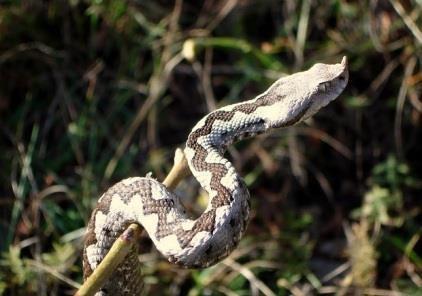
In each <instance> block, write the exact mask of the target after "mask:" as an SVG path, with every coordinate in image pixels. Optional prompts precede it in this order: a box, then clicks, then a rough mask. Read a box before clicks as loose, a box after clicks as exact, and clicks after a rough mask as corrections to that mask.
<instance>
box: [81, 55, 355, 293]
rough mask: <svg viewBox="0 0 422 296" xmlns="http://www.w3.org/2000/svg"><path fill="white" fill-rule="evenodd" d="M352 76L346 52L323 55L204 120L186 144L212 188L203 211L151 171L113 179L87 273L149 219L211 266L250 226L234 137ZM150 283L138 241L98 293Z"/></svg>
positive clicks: (309, 107) (280, 119)
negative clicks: (332, 59)
mask: <svg viewBox="0 0 422 296" xmlns="http://www.w3.org/2000/svg"><path fill="white" fill-rule="evenodd" d="M348 79H349V74H348V63H347V58H346V57H343V59H342V60H341V62H340V63H336V64H325V63H317V64H314V65H313V66H312V67H310V68H309V69H308V70H305V71H302V72H297V73H294V74H291V75H288V76H284V77H281V78H279V79H278V80H276V81H275V82H274V83H273V84H272V85H271V86H270V87H269V88H268V89H267V90H266V91H265V92H263V93H262V94H260V95H258V96H257V97H255V98H254V99H251V100H247V101H244V102H240V103H235V104H232V105H228V106H224V107H222V108H220V109H217V110H215V111H212V112H210V113H209V114H207V115H205V116H204V117H203V118H202V119H201V120H199V122H198V123H197V124H196V125H195V126H194V127H193V129H192V131H191V132H190V134H189V135H188V138H187V141H186V144H185V148H184V150H183V152H184V155H185V157H186V159H187V162H188V165H189V169H190V171H191V172H192V175H193V176H194V178H195V179H196V180H197V181H198V182H199V184H200V185H201V187H202V188H203V189H204V190H205V191H206V192H207V193H208V204H207V206H206V209H205V210H204V211H203V213H202V214H201V215H200V216H199V217H197V218H191V217H190V215H189V214H188V213H187V210H186V208H185V207H184V205H183V204H182V202H181V199H180V198H179V196H178V195H176V194H175V193H173V192H171V191H170V190H168V189H167V188H166V187H165V186H164V185H163V184H162V183H160V182H159V181H157V180H156V179H154V178H152V177H151V176H147V177H131V178H127V179H124V180H122V181H120V182H118V183H116V184H115V185H113V186H111V187H110V188H109V189H108V190H107V191H106V192H105V193H104V194H103V195H102V196H101V197H100V198H99V200H98V202H97V205H96V207H95V208H94V210H93V212H92V215H91V218H90V220H89V222H88V225H87V230H86V234H85V240H84V249H83V272H84V279H85V280H86V279H87V278H88V277H89V276H90V275H91V274H92V273H93V271H94V270H95V269H96V268H97V266H98V265H99V263H100V262H101V261H102V260H103V258H104V257H105V255H106V254H107V253H108V251H109V250H110V248H111V246H112V245H113V243H114V241H115V240H116V239H117V238H118V237H119V236H120V235H121V234H122V232H123V231H124V230H125V229H126V227H128V225H130V224H131V223H138V224H139V225H141V226H142V228H143V229H144V230H145V231H146V233H147V234H148V236H149V238H150V239H151V240H152V242H153V244H154V245H155V247H156V248H157V250H158V251H159V252H160V253H161V254H162V255H163V256H164V257H165V258H167V260H168V261H170V262H172V263H175V264H177V265H179V266H182V267H186V268H205V267H208V266H211V265H214V264H216V263H217V262H219V261H221V260H222V259H224V258H225V257H227V256H228V255H229V254H230V253H231V252H232V251H233V250H234V248H236V246H237V245H238V243H239V240H240V239H241V237H242V235H243V234H244V232H245V230H246V228H247V225H248V220H249V213H250V195H249V192H248V189H247V187H246V185H245V182H244V181H243V179H242V177H241V176H240V175H239V174H238V172H237V171H236V169H235V167H234V165H233V164H232V163H231V162H230V161H229V160H228V159H227V158H226V157H225V156H224V153H225V151H226V149H227V147H228V145H230V144H231V143H233V142H236V141H238V140H241V139H244V138H249V137H253V136H255V135H258V134H262V133H266V132H269V131H271V130H274V129H277V128H281V127H288V126H291V125H294V124H296V123H298V122H301V121H303V120H305V119H307V118H309V117H311V116H312V115H314V114H315V113H316V112H317V111H318V110H319V109H321V108H322V107H324V106H326V105H327V104H328V103H330V102H331V101H333V100H334V99H336V98H337V97H338V96H339V95H340V94H341V93H342V92H343V90H344V89H345V87H346V85H347V83H348ZM142 291H143V283H142V267H141V263H140V262H139V259H138V251H137V248H135V247H134V248H133V250H131V251H130V252H129V254H128V255H127V256H126V257H125V259H124V261H123V262H122V263H121V264H120V265H119V266H118V267H117V268H116V269H115V270H114V271H113V274H112V275H111V277H110V279H109V280H108V281H107V282H106V283H105V284H104V285H103V287H102V288H101V289H100V290H99V291H98V292H97V294H96V295H97V296H98V295H102V296H104V295H140V294H142Z"/></svg>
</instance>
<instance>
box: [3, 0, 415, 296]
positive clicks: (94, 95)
mask: <svg viewBox="0 0 422 296" xmlns="http://www.w3.org/2000/svg"><path fill="white" fill-rule="evenodd" d="M421 7H422V5H421V1H420V0H371V1H363V0H361V1H353V0H330V1H320V0H318V1H306V0H304V1H293V0H285V1H269V0H264V1H256V0H255V1H254V0H228V1H223V0H220V1H211V0H205V1H188V0H186V1H183V0H178V1H175V2H174V1H135V0H132V1H121V0H68V1H65V0H57V1H53V0H52V1H36V0H26V1H25V0H21V1H19V0H15V1H4V0H3V1H0V139H1V141H0V145H1V147H0V148H1V154H0V165H1V170H0V231H1V239H0V253H1V256H0V294H4V295H31V294H32V295H34V294H37V295H66V294H72V293H74V292H75V289H76V288H77V286H78V284H79V283H81V278H82V275H81V248H82V237H83V233H84V226H85V225H86V222H87V220H88V217H89V215H90V211H91V209H92V207H93V206H94V204H95V202H96V199H97V197H98V196H99V195H100V194H101V193H102V192H103V191H104V190H106V189H107V188H108V187H109V186H110V185H112V184H113V183H114V182H117V181H119V180H121V179H123V178H126V177H129V176H135V175H145V174H146V173H147V172H150V171H151V172H153V174H154V176H155V177H157V178H158V179H160V180H162V179H163V178H164V176H165V175H166V173H167V172H168V170H169V168H170V166H171V165H172V157H173V153H174V150H175V148H176V147H179V146H183V143H184V141H185V139H186V137H187V134H188V133H189V130H190V129H191V128H192V127H193V125H194V124H195V123H196V121H197V120H199V119H200V118H201V117H202V116H203V115H204V114H206V113H207V112H209V111H210V110H213V109H214V108H216V107H218V106H223V105H227V104H231V103H235V102H239V101H240V100H245V99H249V98H252V97H254V96H255V95H257V94H258V93H260V92H261V91H263V90H264V89H265V88H266V87H267V86H268V85H269V84H270V83H271V82H272V81H274V80H275V79H276V78H278V77H280V76H281V75H284V74H285V73H292V72H295V71H298V70H301V69H305V68H307V67H309V66H311V65H312V64H314V63H315V62H339V61H340V59H341V57H342V56H343V55H347V56H348V58H349V62H350V81H349V85H348V87H347V89H346V90H345V92H344V93H343V94H342V95H341V96H340V98H339V99H337V100H336V101H335V102H333V103H331V104H330V105H329V106H328V107H326V108H325V109H324V110H322V111H321V112H319V114H317V115H316V116H315V117H314V118H313V119H311V120H309V121H308V122H306V123H305V124H300V125H298V126H295V127H292V128H288V129H285V130H280V131H277V132H275V133H273V134H271V135H265V136H260V137H259V138H255V139H251V140H248V141H245V142H241V143H238V144H236V145H235V146H234V147H232V148H230V150H229V153H228V156H229V157H230V158H231V159H232V160H233V162H234V164H235V165H236V167H237V168H238V170H239V171H240V172H241V173H242V175H243V176H245V180H246V182H247V184H248V187H249V188H250V191H251V195H252V196H253V200H252V220H251V223H250V225H249V228H248V232H247V235H246V236H245V237H244V238H243V240H242V241H241V244H240V246H239V247H238V248H237V249H236V250H235V252H234V253H233V254H232V255H231V256H230V257H229V258H228V259H227V260H225V261H223V262H222V263H220V264H218V265H216V266H214V267H212V268H208V269H204V270H181V269H180V268H177V267H174V266H172V265H171V264H169V263H167V262H165V260H163V259H162V257H161V256H160V255H159V254H158V253H157V251H156V250H155V249H154V248H153V247H152V246H151V243H150V242H149V241H148V239H146V238H145V240H144V241H143V242H142V243H143V248H144V250H145V253H143V254H141V256H140V260H141V261H142V262H143V264H144V266H145V269H144V273H145V286H146V292H147V294H152V295H153V294H156V295H157V293H159V294H164V295H191V296H193V295H260V294H263V295H316V294H327V295H333V294H337V295H364V294H365V295H421V294H422V288H421V285H422V279H421V269H422V257H421V256H422V255H421V253H420V252H419V253H418V248H417V247H418V246H419V248H420V244H421V242H420V236H421V223H420V214H421V213H420V212H421V207H420V205H421V193H422V190H421V189H422V181H421V176H422V161H421V157H420V153H421V148H420V147H422V128H421V125H422V117H421V112H422V101H421V96H420V94H421V89H422V83H421V81H422V72H421V58H422V57H421V44H422V33H421V23H422V22H421V18H422V17H421V13H422V9H421ZM418 147H419V148H418ZM197 189H198V185H197V184H196V182H194V181H193V180H192V179H188V180H186V181H185V182H184V183H183V184H181V186H179V188H178V192H179V193H180V194H181V195H186V196H188V198H187V199H186V200H185V204H187V205H189V207H190V208H191V210H192V212H194V213H200V212H201V205H203V204H204V197H203V195H202V193H201V192H200V191H198V190H197ZM198 192H199V193H198ZM198 194H199V195H198ZM195 204H198V206H195ZM419 250H420V249H419Z"/></svg>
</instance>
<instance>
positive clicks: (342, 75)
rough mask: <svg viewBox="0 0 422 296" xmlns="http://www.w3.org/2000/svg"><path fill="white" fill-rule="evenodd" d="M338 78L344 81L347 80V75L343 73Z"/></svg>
mask: <svg viewBox="0 0 422 296" xmlns="http://www.w3.org/2000/svg"><path fill="white" fill-rule="evenodd" d="M338 79H339V80H341V81H344V80H346V77H344V74H341V75H340V76H339V78H338Z"/></svg>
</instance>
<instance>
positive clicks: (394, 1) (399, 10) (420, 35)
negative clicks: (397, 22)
mask: <svg viewBox="0 0 422 296" xmlns="http://www.w3.org/2000/svg"><path fill="white" fill-rule="evenodd" d="M390 2H391V4H392V5H393V7H394V9H395V10H396V12H397V13H398V14H399V15H400V17H401V18H402V19H403V22H404V23H405V24H406V26H407V27H408V28H409V30H410V32H412V34H413V36H415V38H416V40H417V41H418V43H419V44H421V43H422V32H421V30H419V27H418V25H417V24H415V22H414V21H413V19H412V18H411V17H409V16H408V15H407V14H406V11H405V10H404V7H403V6H402V5H401V3H400V2H399V1H397V0H390Z"/></svg>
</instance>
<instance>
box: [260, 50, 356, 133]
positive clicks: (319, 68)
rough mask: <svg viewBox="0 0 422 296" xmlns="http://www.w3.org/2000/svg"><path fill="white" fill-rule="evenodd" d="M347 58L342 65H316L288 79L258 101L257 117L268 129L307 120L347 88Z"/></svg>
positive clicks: (277, 83) (274, 86) (261, 96)
mask: <svg viewBox="0 0 422 296" xmlns="http://www.w3.org/2000/svg"><path fill="white" fill-rule="evenodd" d="M348 79H349V73H348V69H347V58H346V57H343V59H342V61H341V63H339V64H322V63H318V64H315V65H313V66H312V67H311V68H310V69H308V70H306V71H303V72H298V73H295V74H292V75H289V76H285V77H282V78H280V79H279V80H277V81H276V82H274V84H273V85H271V86H270V88H269V89H268V90H267V91H266V92H264V93H263V94H261V95H260V96H258V97H257V98H256V102H257V103H258V104H260V105H261V107H260V108H258V110H257V113H260V116H261V117H262V118H264V120H265V125H266V127H267V128H277V127H283V126H289V125H292V124H295V123H297V122H300V121H302V120H304V119H307V118H309V117H311V116H312V115H314V114H315V113H316V112H317V111H318V110H319V109H321V108H322V107H324V106H326V105H327V104H328V103H329V102H331V101H333V100H334V99H336V98H337V97H338V96H339V95H340V94H341V92H342V91H343V90H344V88H345V87H346V85H347V82H348Z"/></svg>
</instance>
